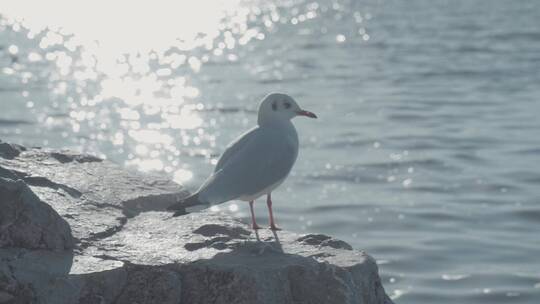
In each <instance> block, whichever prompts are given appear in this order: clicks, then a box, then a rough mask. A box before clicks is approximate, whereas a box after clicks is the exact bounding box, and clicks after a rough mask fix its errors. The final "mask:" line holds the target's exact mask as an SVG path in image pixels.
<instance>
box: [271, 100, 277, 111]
mask: <svg viewBox="0 0 540 304" xmlns="http://www.w3.org/2000/svg"><path fill="white" fill-rule="evenodd" d="M272 110H274V111H277V103H276V102H275V101H274V102H272Z"/></svg>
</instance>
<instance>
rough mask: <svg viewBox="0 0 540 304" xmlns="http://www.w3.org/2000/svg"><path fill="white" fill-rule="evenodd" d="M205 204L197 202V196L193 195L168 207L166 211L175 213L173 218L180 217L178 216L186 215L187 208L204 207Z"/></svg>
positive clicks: (196, 194)
mask: <svg viewBox="0 0 540 304" xmlns="http://www.w3.org/2000/svg"><path fill="white" fill-rule="evenodd" d="M205 204H206V203H204V202H201V201H200V200H199V194H198V193H195V194H192V195H190V196H188V197H186V198H184V199H182V200H180V201H178V202H176V203H174V204H172V205H170V206H169V207H167V210H171V211H175V213H174V214H173V216H180V215H185V214H187V212H186V208H188V207H193V206H196V205H205Z"/></svg>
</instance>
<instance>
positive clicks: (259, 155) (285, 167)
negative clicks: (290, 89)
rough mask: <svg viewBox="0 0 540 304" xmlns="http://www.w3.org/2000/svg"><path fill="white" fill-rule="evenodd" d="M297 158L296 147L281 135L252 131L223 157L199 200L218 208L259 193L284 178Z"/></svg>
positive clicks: (269, 131) (263, 129) (235, 143)
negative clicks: (217, 205) (223, 204)
mask: <svg viewBox="0 0 540 304" xmlns="http://www.w3.org/2000/svg"><path fill="white" fill-rule="evenodd" d="M297 155H298V143H297V142H296V143H295V142H294V140H291V139H290V138H287V137H284V136H283V132H278V131H276V130H273V129H271V128H254V129H252V130H250V131H248V132H247V133H245V134H244V135H243V136H241V137H240V138H239V139H238V140H237V141H235V142H234V143H233V144H232V145H231V146H229V147H228V148H227V150H226V151H225V152H224V153H223V155H222V157H221V158H220V160H219V161H218V164H217V165H216V169H215V172H214V173H213V174H212V176H210V177H209V178H208V180H207V181H206V182H205V183H204V184H203V186H202V187H201V189H199V197H200V199H201V200H204V201H206V202H209V203H211V204H218V203H222V202H226V201H229V200H233V199H237V198H239V197H242V196H249V195H254V194H257V193H260V192H261V191H264V189H266V188H268V187H270V186H272V185H274V184H276V183H278V182H280V181H281V180H283V179H284V178H285V177H287V175H288V174H289V172H290V171H291V168H292V166H293V164H294V162H295V161H296V157H297Z"/></svg>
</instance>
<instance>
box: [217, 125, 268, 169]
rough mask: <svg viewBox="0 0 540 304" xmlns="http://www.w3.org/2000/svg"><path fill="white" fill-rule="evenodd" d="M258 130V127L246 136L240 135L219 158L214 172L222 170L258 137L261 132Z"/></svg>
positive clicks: (246, 133) (249, 131)
mask: <svg viewBox="0 0 540 304" xmlns="http://www.w3.org/2000/svg"><path fill="white" fill-rule="evenodd" d="M258 130H259V128H258V127H255V128H253V129H250V130H248V131H247V132H245V133H244V134H242V135H240V136H239V137H238V138H237V139H236V140H234V141H233V142H232V143H230V144H229V145H228V146H227V148H225V151H224V152H223V154H221V156H220V157H219V160H218V162H217V164H216V167H215V168H214V172H217V171H219V170H221V169H222V168H223V165H224V164H226V163H227V161H228V160H229V159H230V158H231V156H233V155H235V154H236V153H237V152H238V151H239V150H240V149H241V148H242V147H244V146H245V145H246V144H247V142H249V141H251V140H252V139H253V137H254V136H256V134H257V133H258V132H259V131H258Z"/></svg>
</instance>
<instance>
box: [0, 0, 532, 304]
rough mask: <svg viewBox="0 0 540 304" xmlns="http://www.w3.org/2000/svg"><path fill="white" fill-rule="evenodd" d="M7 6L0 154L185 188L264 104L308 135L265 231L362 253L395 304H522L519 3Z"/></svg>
mask: <svg viewBox="0 0 540 304" xmlns="http://www.w3.org/2000/svg"><path fill="white" fill-rule="evenodd" d="M12 2H13V3H12V4H2V6H1V7H0V106H1V111H0V138H2V139H3V140H6V141H11V142H17V143H22V144H26V145H38V146H47V147H70V148H74V149H79V150H83V151H87V152H92V153H97V154H99V155H101V156H103V157H107V158H109V159H112V160H114V161H116V162H119V163H122V164H125V165H126V166H129V167H133V168H136V169H139V170H154V171H159V172H163V174H167V175H169V176H171V177H172V178H174V179H175V180H177V181H179V182H181V183H184V184H186V185H187V186H188V187H190V188H196V187H197V186H198V184H199V183H200V182H201V181H202V180H203V179H204V178H205V177H206V176H207V174H209V173H210V172H211V170H212V166H213V164H215V162H216V158H217V157H218V156H219V154H220V153H221V152H222V151H223V148H224V146H225V144H226V143H227V142H228V141H230V140H231V139H233V138H234V137H236V136H237V135H238V134H239V133H240V132H242V131H243V130H245V129H246V128H248V127H250V126H252V125H253V124H254V123H255V121H256V112H255V111H256V106H257V102H258V100H259V99H260V98H261V97H262V96H263V95H265V94H266V93H267V92H270V91H276V90H278V91H284V92H287V93H289V94H291V95H292V96H294V97H295V98H296V99H297V100H298V101H299V103H300V104H301V105H302V106H303V107H305V108H306V109H309V110H312V111H314V112H316V113H317V114H318V115H319V117H320V119H319V120H318V121H313V120H302V119H296V121H295V123H296V126H297V128H298V129H299V134H300V138H301V151H300V156H299V160H298V162H297V164H296V166H295V168H294V171H293V173H292V176H290V178H289V179H288V180H287V182H286V183H285V184H284V186H282V187H281V188H280V189H279V190H278V191H277V192H276V193H275V194H274V197H275V206H276V208H275V209H276V216H277V220H278V222H279V223H280V224H281V225H282V226H284V227H286V228H287V229H290V230H297V231H315V232H323V233H327V234H332V235H335V236H337V237H339V238H342V239H344V240H347V241H349V242H350V243H352V244H353V245H354V246H355V247H357V248H364V249H366V250H367V251H369V252H370V253H371V254H372V255H374V256H375V257H377V258H378V259H379V260H378V261H379V264H380V269H381V274H382V277H383V283H384V285H385V287H386V290H387V292H388V293H389V294H390V295H392V297H393V298H394V299H395V300H396V302H397V303H539V301H540V238H539V237H538V235H539V232H540V206H539V203H540V136H539V135H540V119H538V115H540V100H539V98H540V85H539V84H540V2H539V1H534V0H530V1H502V0H491V1H487V0H486V1H479V0H477V1H474V0H471V1H469V0H467V1H466V0H455V1H428V0H410V1H390V0H381V1H368V2H360V1H333V2H331V1H303V0H291V1H272V2H270V1H239V0H238V1H225V0H223V1H220V0H214V1H197V2H196V1H193V3H191V4H190V5H188V4H178V3H176V4H175V3H174V2H172V1H167V2H159V1H153V2H152V4H133V3H132V2H128V1H125V2H122V1H120V2H114V3H116V4H115V5H111V4H110V3H109V2H110V1H109V2H107V1H89V2H87V3H85V4H81V3H77V4H71V2H70V1H43V2H38V1H35V3H34V2H32V1H17V2H15V1H12ZM176 2H178V1H176ZM220 208H221V210H226V211H227V212H231V213H233V214H235V215H237V216H240V217H244V218H246V219H247V215H248V211H247V206H245V205H244V204H243V203H235V202H233V203H229V204H225V205H223V206H220ZM257 211H258V214H259V216H260V218H259V221H260V222H261V223H263V222H264V221H266V211H265V206H264V203H263V202H262V201H261V202H259V204H258V209H257Z"/></svg>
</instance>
